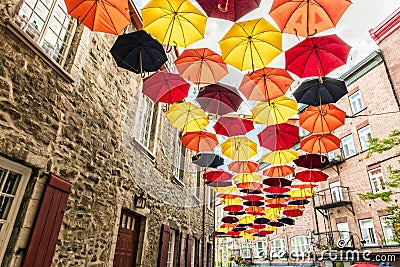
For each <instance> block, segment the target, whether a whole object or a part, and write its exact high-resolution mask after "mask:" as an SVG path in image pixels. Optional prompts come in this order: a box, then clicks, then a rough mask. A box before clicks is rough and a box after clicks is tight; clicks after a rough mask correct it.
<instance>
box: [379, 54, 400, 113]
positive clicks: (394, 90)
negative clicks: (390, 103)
mask: <svg viewBox="0 0 400 267" xmlns="http://www.w3.org/2000/svg"><path fill="white" fill-rule="evenodd" d="M377 52H378V55H379V56H380V57H381V58H382V61H383V65H384V66H385V71H386V75H387V77H388V80H389V83H390V87H391V88H392V92H393V95H394V99H395V100H396V103H397V108H398V109H399V110H400V100H399V96H398V95H397V92H396V88H395V86H394V84H393V80H392V76H391V75H390V70H389V67H388V65H387V63H386V60H385V57H384V55H383V53H382V51H381V50H378V51H377Z"/></svg>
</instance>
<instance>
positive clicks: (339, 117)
mask: <svg viewBox="0 0 400 267" xmlns="http://www.w3.org/2000/svg"><path fill="white" fill-rule="evenodd" d="M345 117H346V112H344V111H343V110H341V109H339V108H337V107H336V106H335V105H332V104H326V105H322V106H318V107H314V106H310V107H308V108H307V109H306V110H305V111H303V112H302V113H300V115H299V119H300V126H301V127H302V128H304V129H306V130H307V131H309V132H311V133H324V132H332V131H333V130H335V129H337V128H339V127H340V126H342V125H344V119H345Z"/></svg>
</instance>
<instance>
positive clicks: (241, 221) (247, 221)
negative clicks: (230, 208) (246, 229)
mask: <svg viewBox="0 0 400 267" xmlns="http://www.w3.org/2000/svg"><path fill="white" fill-rule="evenodd" d="M255 219H256V217H254V216H253V215H244V216H243V217H242V218H240V219H239V222H238V224H251V223H253V222H254V220H255Z"/></svg>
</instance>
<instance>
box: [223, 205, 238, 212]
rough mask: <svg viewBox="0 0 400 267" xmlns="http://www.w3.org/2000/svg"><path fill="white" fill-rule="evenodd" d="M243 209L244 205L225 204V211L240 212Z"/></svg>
mask: <svg viewBox="0 0 400 267" xmlns="http://www.w3.org/2000/svg"><path fill="white" fill-rule="evenodd" d="M241 210H243V206H242V205H230V206H225V207H224V211H228V212H238V211H241Z"/></svg>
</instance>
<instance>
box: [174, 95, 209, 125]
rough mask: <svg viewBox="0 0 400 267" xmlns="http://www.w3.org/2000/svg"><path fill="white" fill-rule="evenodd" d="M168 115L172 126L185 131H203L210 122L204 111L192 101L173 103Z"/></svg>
mask: <svg viewBox="0 0 400 267" xmlns="http://www.w3.org/2000/svg"><path fill="white" fill-rule="evenodd" d="M166 115H167V118H168V119H169V121H170V122H171V124H172V126H174V127H177V128H179V129H181V130H182V131H184V132H196V131H202V130H203V129H204V128H205V127H206V126H207V125H208V124H209V123H210V122H209V121H208V119H207V116H206V114H205V113H204V111H203V110H202V109H201V108H199V107H197V106H196V105H193V104H192V103H190V102H186V103H175V104H173V105H172V106H171V108H170V109H169V110H168V111H167V113H166Z"/></svg>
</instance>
